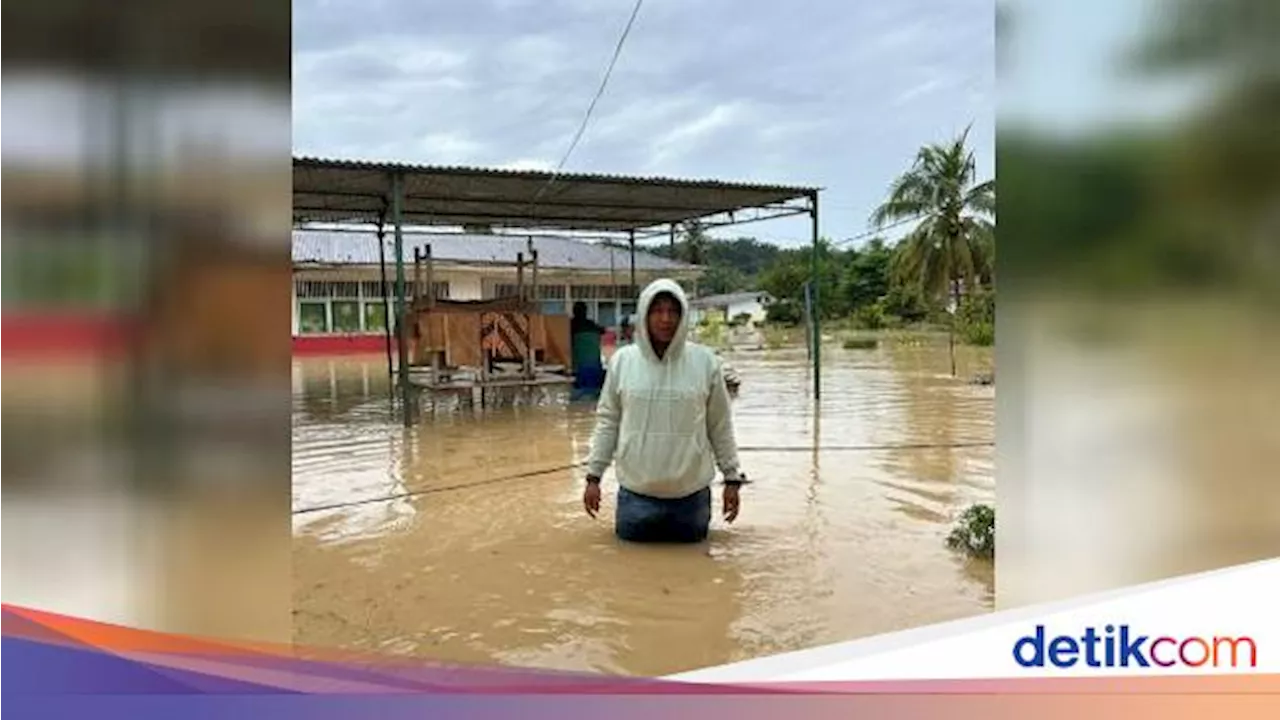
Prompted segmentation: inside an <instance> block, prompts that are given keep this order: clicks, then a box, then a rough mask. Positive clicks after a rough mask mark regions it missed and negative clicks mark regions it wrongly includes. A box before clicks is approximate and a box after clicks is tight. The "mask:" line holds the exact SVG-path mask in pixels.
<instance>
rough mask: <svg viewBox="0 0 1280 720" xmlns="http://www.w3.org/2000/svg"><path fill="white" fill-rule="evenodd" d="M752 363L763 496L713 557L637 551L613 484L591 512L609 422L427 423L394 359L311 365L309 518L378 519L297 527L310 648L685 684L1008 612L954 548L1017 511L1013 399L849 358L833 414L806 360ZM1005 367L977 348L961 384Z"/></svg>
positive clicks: (750, 359)
mask: <svg viewBox="0 0 1280 720" xmlns="http://www.w3.org/2000/svg"><path fill="white" fill-rule="evenodd" d="M730 361H731V362H732V363H733V364H734V366H735V367H736V368H737V369H738V371H739V374H740V375H741V377H742V378H743V388H742V391H741V393H740V395H739V397H738V398H737V400H736V401H735V421H736V424H737V431H738V440H739V444H740V445H741V446H742V447H743V458H744V462H745V463H746V469H747V471H748V473H749V475H750V477H751V478H752V479H753V480H755V481H757V482H756V484H754V485H752V486H750V487H749V488H748V489H747V490H746V491H744V494H743V513H742V516H741V517H740V518H739V520H738V522H737V523H736V524H735V525H733V526H725V525H724V524H723V523H722V522H720V521H719V520H718V519H717V520H715V521H713V526H712V534H711V537H710V539H709V541H708V542H707V543H705V544H703V545H699V546H695V547H677V548H649V547H634V546H626V545H622V544H620V543H618V542H617V541H616V540H614V538H613V535H612V515H611V512H612V509H613V498H612V490H613V488H614V487H616V486H615V485H614V484H613V479H612V477H611V476H606V478H605V487H606V493H605V500H604V507H603V508H602V511H603V512H602V514H601V518H600V519H599V520H596V521H592V520H590V519H589V518H587V517H586V516H585V514H584V513H583V512H582V508H581V482H582V481H581V471H580V470H576V469H572V466H573V465H574V464H575V463H576V462H578V461H579V459H580V458H582V457H583V456H584V455H585V454H586V452H587V445H588V442H589V438H590V433H591V428H592V422H593V418H592V415H591V412H592V410H593V408H592V407H591V406H589V405H586V406H584V405H574V406H568V407H566V406H563V405H549V406H521V407H514V408H512V407H506V408H501V409H497V410H492V411H490V412H487V413H484V414H481V415H477V414H472V413H463V414H454V415H441V416H440V417H437V418H434V419H430V420H428V421H426V422H424V423H423V424H422V425H420V426H418V427H415V428H411V429H405V428H403V427H401V426H400V425H399V423H398V422H397V421H396V420H395V418H394V417H393V416H392V415H391V410H390V408H391V405H390V401H389V399H388V393H387V385H386V378H387V376H386V367H385V361H383V360H382V359H381V358H377V357H375V358H368V359H351V360H329V359H324V360H310V359H308V360H300V361H299V362H298V363H297V364H296V367H295V373H296V375H297V377H298V378H299V379H298V381H297V382H296V383H295V389H296V392H295V395H296V401H295V427H294V443H295V456H294V473H295V476H294V504H295V510H305V509H308V508H319V507H326V506H336V505H341V504H342V503H344V502H355V501H368V502H363V504H359V505H355V506H350V507H335V508H333V509H330V510H322V511H314V512H301V513H297V514H295V551H294V568H295V584H296V607H295V623H296V624H295V630H296V639H297V640H298V641H299V642H301V643H304V644H315V645H326V646H335V645H336V646H345V647H355V648H363V649H371V650H381V651H387V652H396V653H411V654H418V655H423V656H429V657H433V658H437V659H444V660H449V661H453V662H477V663H511V664H521V665H538V666H545V667H560V668H576V669H595V670H600V671H606V672H620V673H639V674H666V673H673V672H678V671H681V670H687V669H692V668H696V667H702V666H707V665H712V664H718V663H724V662H730V661H734V660H740V659H746V658H750V657H755V656H758V655H763V654H768V653H774V652H783V651H787V650H794V649H798V648H801V647H805V646H811V645H817V644H823V643H831V642H838V641H841V640H847V639H850V638H853V637H858V636H862V635H867V634H872V633H879V632H886V631H890V630H894V629H899V628H904V627H910V626H914V625H920V624H925V623H931V622H939V621H943V620H947V619H951V618H956V617H963V616H966V615H972V614H975V613H980V612H984V611H987V610H989V609H990V608H991V605H992V597H991V595H992V573H991V568H990V565H989V564H985V563H973V562H970V561H965V560H962V559H960V558H957V557H955V556H954V555H953V554H951V553H950V552H949V551H947V549H946V548H945V545H944V543H943V537H944V536H945V534H946V532H947V530H948V529H949V525H950V522H951V520H952V519H953V518H954V517H955V516H956V515H957V514H958V513H959V512H960V511H961V510H963V508H964V507H965V506H966V505H967V504H968V503H970V502H973V501H985V502H993V501H994V482H993V472H992V462H993V461H992V458H993V455H994V450H993V448H992V447H990V446H989V445H984V443H990V442H991V441H992V440H993V439H994V432H993V428H994V408H993V391H992V389H991V388H990V387H986V388H978V387H972V386H969V385H968V384H966V383H965V382H964V381H963V380H954V379H951V378H950V377H947V376H946V373H947V359H946V350H945V347H942V348H936V347H926V348H920V347H905V346H903V347H898V346H893V345H887V346H885V347H883V348H881V349H879V350H873V351H840V350H838V349H833V350H832V351H830V352H828V353H826V354H825V355H824V361H825V365H824V369H823V370H824V375H823V377H824V395H823V398H822V401H821V406H820V410H819V412H816V413H815V411H814V403H813V400H812V399H811V398H809V397H808V389H809V387H810V380H809V379H808V369H807V367H806V364H805V357H804V351H803V350H798V351H797V350H780V351H765V352H751V353H739V354H736V355H731V356H730ZM989 363H990V354H989V353H985V354H984V353H982V352H979V351H966V352H965V354H963V355H962V357H961V365H962V368H967V370H966V371H964V372H962V375H961V376H962V378H963V377H967V374H966V372H972V371H974V370H973V369H974V368H982V367H986V366H987V365H989ZM815 438H817V439H818V442H816V443H815V442H814V440H815ZM954 444H960V445H965V444H967V445H968V446H965V447H952V448H936V447H915V448H910V449H907V448H904V447H902V446H910V445H916V446H925V445H927V446H933V445H954ZM886 445H888V446H897V447H898V449H892V448H887V449H878V450H871V449H866V448H867V447H868V446H886ZM859 448H860V449H859ZM716 495H717V498H716V502H717V506H718V504H719V497H718V496H719V492H718V490H717V493H716ZM392 496H399V497H397V499H395V500H380V498H386V497H392Z"/></svg>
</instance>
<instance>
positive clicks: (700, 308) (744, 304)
mask: <svg viewBox="0 0 1280 720" xmlns="http://www.w3.org/2000/svg"><path fill="white" fill-rule="evenodd" d="M772 302H773V296H772V295H770V294H769V293H767V292H763V291H760V290H746V291H743V292H734V293H726V294H724V295H708V296H707V297H702V298H697V299H695V300H693V301H692V302H691V303H690V304H691V305H692V306H693V315H694V317H693V319H694V322H698V321H700V320H701V319H702V318H704V317H708V316H709V315H710V314H712V313H715V314H718V315H720V317H721V319H722V320H724V321H725V322H729V321H732V320H733V319H734V318H736V317H738V316H739V315H746V316H748V317H749V318H750V321H749V322H750V324H751V325H759V324H760V323H763V322H764V320H765V313H766V312H767V310H768V308H769V305H770V303H772Z"/></svg>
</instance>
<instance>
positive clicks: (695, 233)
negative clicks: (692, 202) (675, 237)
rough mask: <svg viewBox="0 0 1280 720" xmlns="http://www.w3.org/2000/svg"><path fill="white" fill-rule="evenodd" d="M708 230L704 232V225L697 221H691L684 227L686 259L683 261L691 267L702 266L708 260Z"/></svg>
mask: <svg viewBox="0 0 1280 720" xmlns="http://www.w3.org/2000/svg"><path fill="white" fill-rule="evenodd" d="M709 242H710V241H709V239H708V238H707V233H706V230H703V228H702V223H700V222H698V221H697V220H690V221H689V222H687V223H685V226H684V257H683V258H681V260H684V261H685V262H687V263H689V264H690V265H702V264H703V263H705V262H706V260H707V245H708V244H709Z"/></svg>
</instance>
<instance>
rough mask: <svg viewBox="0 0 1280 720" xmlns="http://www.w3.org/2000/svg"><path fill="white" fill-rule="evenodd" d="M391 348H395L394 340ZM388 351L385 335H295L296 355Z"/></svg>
mask: <svg viewBox="0 0 1280 720" xmlns="http://www.w3.org/2000/svg"><path fill="white" fill-rule="evenodd" d="M391 348H392V350H393V351H394V350H395V343H394V342H393V343H392V345H391ZM386 351H387V338H386V336H385V335H377V334H372V335H367V334H353V335H295V336H294V337H293V354H294V355H358V354H368V353H385V352H386Z"/></svg>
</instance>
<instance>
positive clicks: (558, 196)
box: [293, 157, 818, 233]
mask: <svg viewBox="0 0 1280 720" xmlns="http://www.w3.org/2000/svg"><path fill="white" fill-rule="evenodd" d="M396 177H398V178H401V180H402V182H403V193H404V203H403V206H402V209H401V217H402V223H403V224H413V225H448V226H454V227H459V226H467V225H477V226H488V227H494V228H523V229H533V228H544V229H556V230H569V231H571V230H583V231H597V232H652V233H658V232H666V231H667V229H668V228H669V227H670V225H671V224H673V223H685V222H689V221H692V220H701V221H704V222H705V223H708V224H709V225H710V226H712V227H714V226H718V225H729V224H737V223H741V222H749V221H754V220H765V219H771V218H775V217H786V216H789V215H797V214H802V213H807V212H809V204H808V203H809V201H810V199H811V198H813V197H815V196H816V194H817V192H818V189H817V188H808V187H798V186H787V185H769V184H754V183H730V182H722V181H718V180H677V179H672V178H642V177H622V176H616V175H588V174H580V173H578V174H574V173H566V174H559V175H557V174H553V173H548V172H534V171H516V170H493V169H485V168H471V167H445V166H431V165H405V164H399V163H370V162H357V161H350V160H329V159H320V158H305V157H304V158H294V160H293V216H294V222H295V223H297V224H305V223H365V224H377V223H379V222H388V223H389V222H391V214H390V213H391V203H392V191H393V187H394V185H393V178H396Z"/></svg>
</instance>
